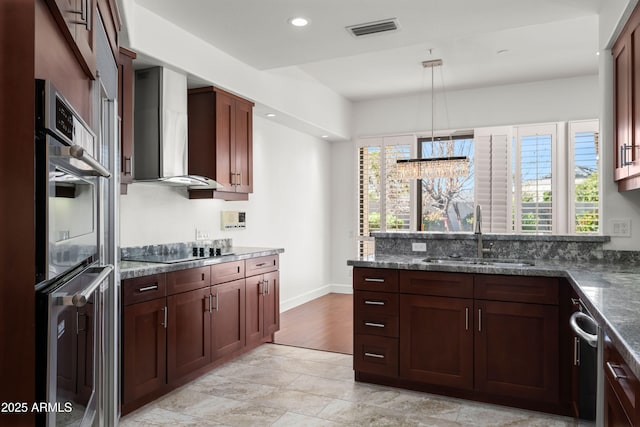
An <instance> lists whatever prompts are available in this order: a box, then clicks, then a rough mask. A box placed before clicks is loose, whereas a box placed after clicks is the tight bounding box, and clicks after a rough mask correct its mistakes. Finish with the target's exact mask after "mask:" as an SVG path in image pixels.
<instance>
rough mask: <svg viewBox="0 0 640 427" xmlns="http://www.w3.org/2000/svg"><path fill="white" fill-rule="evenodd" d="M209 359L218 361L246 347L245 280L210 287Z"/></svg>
mask: <svg viewBox="0 0 640 427" xmlns="http://www.w3.org/2000/svg"><path fill="white" fill-rule="evenodd" d="M211 293H212V294H213V304H214V306H213V308H212V319H211V321H212V325H211V331H212V334H211V347H212V349H211V357H212V359H213V360H217V359H220V358H222V357H224V356H226V355H228V354H231V353H233V352H235V351H237V350H240V349H242V348H243V347H244V346H245V345H246V330H245V317H246V309H245V307H246V306H245V304H246V302H245V280H244V279H240V280H235V281H233V282H229V283H223V284H220V285H216V286H212V287H211Z"/></svg>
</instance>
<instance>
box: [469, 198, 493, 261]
mask: <svg viewBox="0 0 640 427" xmlns="http://www.w3.org/2000/svg"><path fill="white" fill-rule="evenodd" d="M475 222H476V223H475V230H474V232H473V233H474V234H475V235H476V240H477V242H478V258H482V257H483V256H484V253H485V252H489V251H490V249H485V248H484V245H483V243H482V209H480V205H476V215H475Z"/></svg>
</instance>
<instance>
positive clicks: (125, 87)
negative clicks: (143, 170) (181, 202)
mask: <svg viewBox="0 0 640 427" xmlns="http://www.w3.org/2000/svg"><path fill="white" fill-rule="evenodd" d="M134 59H136V53H135V52H133V51H131V50H129V49H125V48H123V47H121V48H120V51H119V52H118V115H119V116H120V194H127V185H128V184H131V183H132V182H133V60H134Z"/></svg>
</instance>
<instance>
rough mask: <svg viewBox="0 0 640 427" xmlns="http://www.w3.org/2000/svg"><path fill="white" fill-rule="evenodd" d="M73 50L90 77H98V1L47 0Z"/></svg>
mask: <svg viewBox="0 0 640 427" xmlns="http://www.w3.org/2000/svg"><path fill="white" fill-rule="evenodd" d="M47 4H48V5H49V8H50V9H51V13H52V14H53V17H54V18H55V20H56V22H58V25H59V26H60V28H61V29H62V32H63V33H64V36H65V38H66V39H67V42H68V43H69V46H70V47H71V50H73V53H74V54H75V56H76V58H77V59H78V62H79V63H80V65H81V66H82V69H83V70H84V71H85V73H87V75H88V76H89V77H91V78H92V79H95V77H96V53H95V51H94V47H95V33H94V27H95V20H96V7H95V6H96V0H47Z"/></svg>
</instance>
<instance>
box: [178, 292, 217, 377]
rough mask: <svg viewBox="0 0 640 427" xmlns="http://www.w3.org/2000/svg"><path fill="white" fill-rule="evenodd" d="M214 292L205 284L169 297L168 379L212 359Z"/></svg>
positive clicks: (200, 366)
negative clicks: (212, 299)
mask: <svg viewBox="0 0 640 427" xmlns="http://www.w3.org/2000/svg"><path fill="white" fill-rule="evenodd" d="M210 295H211V292H210V289H209V288H208V287H207V288H203V289H197V290H195V291H189V292H184V293H180V294H177V295H171V296H169V297H167V308H168V313H169V315H168V322H167V381H168V382H169V383H172V382H175V381H176V380H178V379H180V378H181V377H183V376H185V375H187V374H190V373H191V372H194V371H195V370H197V369H199V368H202V367H203V366H206V365H208V364H209V362H211V310H212V307H211V305H210V304H211V297H210Z"/></svg>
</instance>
